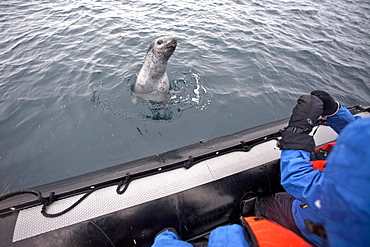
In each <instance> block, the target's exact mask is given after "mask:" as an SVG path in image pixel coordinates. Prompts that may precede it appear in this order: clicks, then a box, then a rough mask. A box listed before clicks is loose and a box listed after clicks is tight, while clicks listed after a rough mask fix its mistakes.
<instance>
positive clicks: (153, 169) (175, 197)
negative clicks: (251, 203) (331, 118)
mask: <svg viewBox="0 0 370 247" xmlns="http://www.w3.org/2000/svg"><path fill="white" fill-rule="evenodd" d="M352 112H353V113H355V114H358V115H361V116H362V117H370V113H369V112H368V110H364V109H363V108H361V107H354V108H352ZM287 122H288V119H285V120H281V121H277V122H273V123H270V124H266V125H262V126H259V127H256V128H252V129H248V130H245V131H241V132H238V133H235V134H232V135H227V136H224V137H220V138H216V139H212V140H209V141H202V142H200V143H196V144H193V145H190V146H187V147H183V148H180V149H176V150H173V151H169V152H166V153H163V154H159V155H156V156H152V157H148V158H144V159H140V160H137V161H133V162H128V163H125V164H121V165H118V166H114V167H111V168H107V169H103V170H100V171H96V172H92V173H89V174H86V175H81V176H77V177H74V178H70V179H66V180H62V181H58V182H55V183H51V184H47V185H44V186H40V187H37V188H33V189H32V191H38V192H40V193H41V194H42V195H44V196H45V195H48V194H49V193H50V192H55V195H56V199H57V200H56V201H54V202H53V203H51V204H50V205H48V206H47V213H48V214H49V215H51V216H53V215H54V214H57V215H58V213H59V212H62V211H63V210H65V209H66V208H68V207H70V206H71V205H73V204H74V203H75V202H76V201H78V200H79V199H80V198H82V197H85V198H84V200H82V201H81V202H80V203H79V204H78V205H76V206H75V207H74V208H72V209H71V210H69V211H68V212H66V213H64V214H62V215H60V216H59V215H58V216H57V217H45V216H44V215H43V214H41V211H42V209H43V205H41V204H40V201H39V200H38V199H37V198H36V199H35V196H34V195H30V194H21V195H17V196H14V197H10V198H7V199H5V200H2V201H0V240H1V241H0V246H1V247H5V246H99V247H100V246H150V245H151V244H152V243H153V239H154V236H155V234H156V233H157V232H159V231H160V230H162V229H163V228H165V227H174V228H176V229H177V231H178V233H179V235H180V236H181V238H182V239H184V240H189V239H190V240H191V239H194V238H196V237H199V236H201V235H202V234H206V233H207V232H209V231H210V230H212V229H214V228H215V227H217V226H219V225H222V224H228V223H231V222H234V221H235V220H237V219H238V218H239V216H240V213H241V209H240V205H239V204H240V201H241V199H242V198H243V196H244V195H245V194H247V193H250V192H252V193H255V194H257V195H266V194H271V193H275V192H278V191H283V188H282V187H281V185H280V176H279V157H280V150H278V149H277V148H276V143H277V140H278V139H279V138H280V130H281V129H283V128H284V127H285V126H286V125H287ZM336 137H337V135H336V133H335V132H334V131H333V130H332V129H331V128H330V127H328V126H325V125H321V126H319V127H318V129H317V132H316V134H315V136H314V138H315V141H316V144H317V145H321V144H324V143H327V142H330V141H333V140H335V139H336ZM120 183H121V185H122V186H121V187H119V188H118V189H117V186H118V185H119V184H120ZM91 191H92V193H90V192H91ZM117 191H118V192H122V191H124V193H122V194H119V193H117ZM87 193H90V194H88V196H86V195H87ZM54 216H55V215H54Z"/></svg>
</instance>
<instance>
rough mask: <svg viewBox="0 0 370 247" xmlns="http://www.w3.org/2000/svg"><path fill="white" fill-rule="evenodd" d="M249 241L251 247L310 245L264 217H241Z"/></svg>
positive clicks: (307, 246)
mask: <svg viewBox="0 0 370 247" xmlns="http://www.w3.org/2000/svg"><path fill="white" fill-rule="evenodd" d="M241 221H242V224H243V227H244V229H245V231H246V234H247V237H248V240H249V243H250V245H251V246H252V247H257V246H259V247H269V246H271V247H273V246H274V247H280V246H281V247H289V246H290V247H296V246H301V247H312V245H311V244H309V243H308V242H306V241H305V240H304V239H303V238H301V237H300V236H298V235H297V234H295V233H294V232H292V231H291V230H289V229H287V228H285V227H283V226H281V225H279V224H277V223H275V222H273V221H271V220H268V219H265V218H261V217H255V216H250V217H241Z"/></svg>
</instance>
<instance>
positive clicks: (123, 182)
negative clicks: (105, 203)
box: [116, 172, 131, 195]
mask: <svg viewBox="0 0 370 247" xmlns="http://www.w3.org/2000/svg"><path fill="white" fill-rule="evenodd" d="M130 182H131V174H130V173H129V172H128V173H126V178H125V180H121V182H120V183H119V184H118V187H117V190H116V191H117V194H119V195H122V194H123V193H125V191H126V190H127V188H128V185H129V184H130ZM123 186H125V187H123ZM122 187H123V189H122Z"/></svg>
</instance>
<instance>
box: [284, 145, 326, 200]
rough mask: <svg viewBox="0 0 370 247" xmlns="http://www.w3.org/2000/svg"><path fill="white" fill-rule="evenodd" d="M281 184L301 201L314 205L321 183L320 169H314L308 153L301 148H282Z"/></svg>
mask: <svg viewBox="0 0 370 247" xmlns="http://www.w3.org/2000/svg"><path fill="white" fill-rule="evenodd" d="M280 171H281V185H282V186H283V187H284V189H285V190H286V191H287V192H288V193H289V194H290V195H292V196H293V197H294V198H296V199H298V200H300V201H301V202H302V203H305V204H308V205H312V206H313V205H314V202H315V200H316V199H317V198H318V197H317V193H318V191H319V190H320V189H319V188H320V187H321V183H322V175H323V173H322V171H321V170H314V169H313V167H312V163H311V162H310V153H309V152H307V151H303V150H282V152H281V157H280Z"/></svg>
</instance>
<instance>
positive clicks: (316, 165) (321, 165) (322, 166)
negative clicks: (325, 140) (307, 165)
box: [310, 160, 326, 171]
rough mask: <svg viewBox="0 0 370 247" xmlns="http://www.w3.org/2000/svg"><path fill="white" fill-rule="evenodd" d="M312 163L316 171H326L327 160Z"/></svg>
mask: <svg viewBox="0 0 370 247" xmlns="http://www.w3.org/2000/svg"><path fill="white" fill-rule="evenodd" d="M310 162H311V163H312V166H313V169H314V170H317V169H320V170H322V171H323V170H325V164H326V160H311V161H310Z"/></svg>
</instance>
